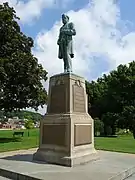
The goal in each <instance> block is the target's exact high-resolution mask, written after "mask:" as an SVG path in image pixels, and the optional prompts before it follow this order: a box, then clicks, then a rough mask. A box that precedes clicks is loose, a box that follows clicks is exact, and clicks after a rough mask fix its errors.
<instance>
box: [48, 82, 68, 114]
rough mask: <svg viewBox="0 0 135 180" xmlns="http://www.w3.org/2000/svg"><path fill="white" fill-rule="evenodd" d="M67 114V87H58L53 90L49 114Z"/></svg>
mask: <svg viewBox="0 0 135 180" xmlns="http://www.w3.org/2000/svg"><path fill="white" fill-rule="evenodd" d="M65 112H66V87H65V85H63V84H61V85H56V86H53V87H52V88H51V100H50V108H49V113H65Z"/></svg>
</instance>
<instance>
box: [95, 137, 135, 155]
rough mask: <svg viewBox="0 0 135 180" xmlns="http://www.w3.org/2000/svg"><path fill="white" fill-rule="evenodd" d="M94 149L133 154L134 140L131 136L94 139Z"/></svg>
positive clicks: (134, 151)
mask: <svg viewBox="0 0 135 180" xmlns="http://www.w3.org/2000/svg"><path fill="white" fill-rule="evenodd" d="M95 147H96V149H100V150H107V151H116V152H123V153H133V154H135V139H134V138H133V136H132V135H122V136H118V137H117V138H105V137H104V138H103V137H96V138H95Z"/></svg>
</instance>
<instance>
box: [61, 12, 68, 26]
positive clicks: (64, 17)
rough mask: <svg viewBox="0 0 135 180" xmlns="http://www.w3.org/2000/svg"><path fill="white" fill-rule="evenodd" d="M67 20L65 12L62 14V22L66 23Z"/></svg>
mask: <svg viewBox="0 0 135 180" xmlns="http://www.w3.org/2000/svg"><path fill="white" fill-rule="evenodd" d="M68 21H69V17H68V16H67V15H66V14H62V22H63V24H66V23H67V22H68Z"/></svg>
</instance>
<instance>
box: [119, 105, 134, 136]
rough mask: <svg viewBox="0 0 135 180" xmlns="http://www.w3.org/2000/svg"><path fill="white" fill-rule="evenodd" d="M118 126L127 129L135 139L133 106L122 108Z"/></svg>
mask: <svg viewBox="0 0 135 180" xmlns="http://www.w3.org/2000/svg"><path fill="white" fill-rule="evenodd" d="M119 126H122V128H125V127H128V128H129V130H130V131H131V132H132V133H133V136H134V139H135V106H125V107H124V109H123V111H122V113H121V118H120V120H119Z"/></svg>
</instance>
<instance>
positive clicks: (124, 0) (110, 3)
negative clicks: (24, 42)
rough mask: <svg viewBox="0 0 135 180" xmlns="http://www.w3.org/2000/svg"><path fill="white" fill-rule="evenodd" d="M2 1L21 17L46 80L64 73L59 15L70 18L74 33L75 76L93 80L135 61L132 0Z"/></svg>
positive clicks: (46, 86) (134, 17)
mask: <svg viewBox="0 0 135 180" xmlns="http://www.w3.org/2000/svg"><path fill="white" fill-rule="evenodd" d="M5 1H8V2H9V4H10V5H11V6H13V7H14V8H15V10H16V12H17V15H18V16H19V17H20V18H21V20H20V22H19V23H20V25H21V29H22V31H23V32H24V33H25V34H26V35H28V36H31V37H33V39H34V41H35V47H34V49H33V54H34V55H35V56H36V57H37V58H38V60H39V63H41V64H42V65H43V67H44V68H45V69H46V70H47V71H48V73H49V74H48V75H49V77H50V76H51V75H54V74H56V73H61V72H63V62H62V60H59V59H58V58H57V56H58V47H57V44H56V42H57V38H58V33H59V28H60V26H61V25H62V23H61V14H62V13H67V14H68V15H69V17H70V21H72V22H73V23H74V24H75V28H76V31H77V35H76V37H75V38H74V50H75V58H74V59H73V72H74V73H76V74H78V75H81V76H83V77H84V78H85V79H87V80H96V79H97V78H98V77H100V76H102V74H104V73H108V72H110V71H111V70H113V69H115V68H116V67H117V66H118V65H119V64H128V63H129V62H131V61H133V60H134V59H135V11H134V8H135V0H91V1H89V0H0V3H3V2H5ZM116 2H117V3H116ZM45 88H46V89H47V88H48V82H47V83H46V84H45Z"/></svg>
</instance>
